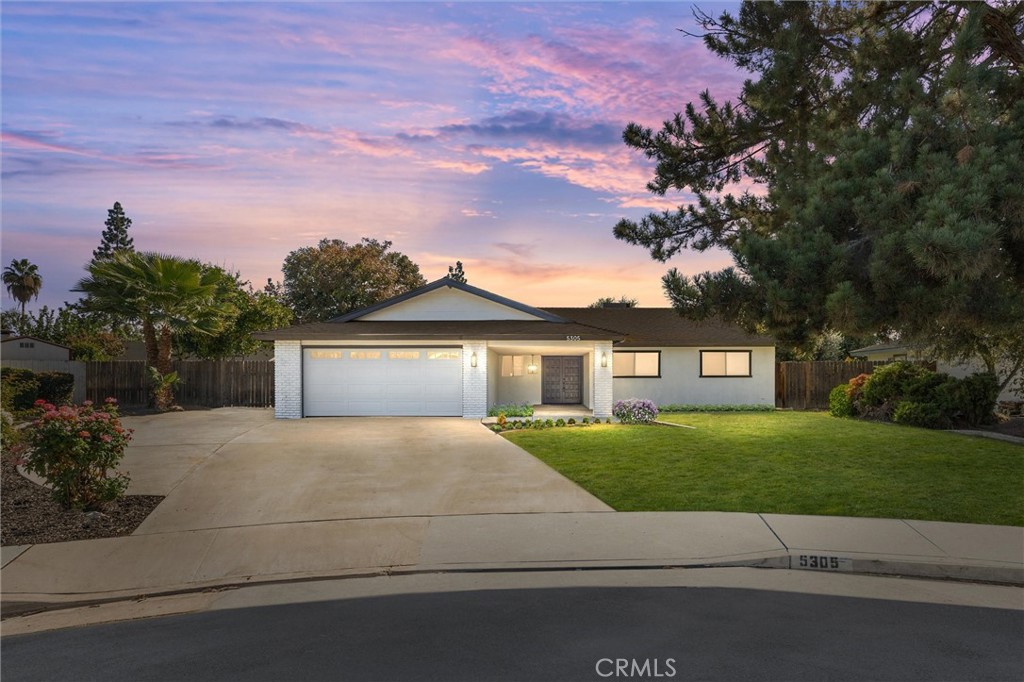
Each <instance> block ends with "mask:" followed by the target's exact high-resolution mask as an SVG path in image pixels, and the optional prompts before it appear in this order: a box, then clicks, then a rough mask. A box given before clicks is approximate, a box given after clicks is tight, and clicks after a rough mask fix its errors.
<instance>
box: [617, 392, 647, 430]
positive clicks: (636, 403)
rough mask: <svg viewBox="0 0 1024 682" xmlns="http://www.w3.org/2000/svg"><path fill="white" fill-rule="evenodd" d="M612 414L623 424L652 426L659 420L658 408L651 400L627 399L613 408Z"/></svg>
mask: <svg viewBox="0 0 1024 682" xmlns="http://www.w3.org/2000/svg"><path fill="white" fill-rule="evenodd" d="M612 414H613V415H615V416H616V417H617V418H618V420H619V421H620V422H622V423H623V424H650V423H651V422H653V421H654V420H655V419H657V418H658V406H657V405H655V404H654V403H653V402H651V401H650V400H641V399H640V398H627V399H626V400H620V401H618V402H616V403H615V405H614V406H612Z"/></svg>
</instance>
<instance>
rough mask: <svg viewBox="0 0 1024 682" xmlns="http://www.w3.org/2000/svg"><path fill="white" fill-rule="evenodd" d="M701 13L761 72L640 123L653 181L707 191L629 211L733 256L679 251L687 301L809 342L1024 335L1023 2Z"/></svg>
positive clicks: (675, 236)
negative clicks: (836, 337)
mask: <svg viewBox="0 0 1024 682" xmlns="http://www.w3.org/2000/svg"><path fill="white" fill-rule="evenodd" d="M698 20H699V21H700V23H701V25H702V27H703V29H704V31H705V34H704V36H703V39H704V42H705V45H707V47H708V48H709V49H710V50H711V51H712V52H714V53H715V54H717V55H719V56H720V57H723V58H725V59H727V60H729V61H731V62H732V63H733V64H735V65H736V66H737V67H738V68H740V69H742V70H744V71H747V72H749V73H750V74H751V75H750V76H749V79H748V80H747V81H746V82H745V83H744V85H743V88H742V93H741V95H740V97H739V98H738V100H737V102H736V103H732V102H725V103H722V102H719V101H717V100H715V99H714V98H713V97H712V95H711V94H710V93H709V92H707V91H705V92H703V93H701V95H700V98H699V101H698V102H692V103H690V104H688V105H687V106H686V108H685V110H684V111H683V112H682V113H679V114H676V115H675V117H673V118H672V119H671V120H668V121H667V122H666V123H665V124H664V126H663V127H662V129H661V130H660V131H657V132H655V131H654V130H652V129H649V128H644V127H642V126H640V125H637V124H630V125H629V126H628V127H627V129H626V131H625V133H624V139H625V141H626V143H627V144H628V145H629V146H631V147H634V148H636V149H638V150H640V151H642V152H643V153H644V154H645V155H646V156H647V157H648V158H650V159H653V160H654V161H656V163H657V166H656V170H655V176H654V178H653V179H652V180H651V182H650V183H649V184H648V188H649V189H650V190H651V191H652V192H655V193H656V194H660V195H665V194H667V193H669V192H670V191H678V190H686V191H689V192H692V193H693V194H695V195H696V197H697V200H696V201H695V202H693V203H692V204H690V205H687V206H682V207H681V208H680V209H679V210H678V211H666V212H663V213H655V214H651V215H649V216H647V217H645V218H643V219H641V220H639V221H630V220H623V221H620V223H619V224H618V225H617V226H616V227H615V235H616V236H617V237H618V238H619V239H621V240H623V241H626V242H628V243H632V244H637V245H640V246H643V247H645V248H647V249H648V250H649V251H650V253H651V256H652V257H653V258H655V259H657V260H660V261H666V260H668V259H669V258H671V257H672V256H674V255H675V254H677V253H679V252H680V251H683V250H686V249H693V250H697V251H704V250H707V249H711V248H719V249H724V250H725V251H727V252H728V253H729V254H730V255H731V256H732V257H733V260H734V262H735V266H734V267H731V268H727V269H725V270H722V271H719V272H706V273H701V274H698V275H695V276H692V277H689V276H684V275H683V274H681V273H680V272H679V271H678V270H676V269H675V268H673V269H671V270H670V271H669V272H668V274H667V275H666V276H665V277H664V279H663V283H664V286H665V289H666V292H667V293H668V295H669V298H670V299H671V300H672V302H673V305H674V306H675V307H676V308H678V309H679V310H680V311H681V312H683V313H684V314H686V315H688V316H690V317H693V318H698V319H700V318H706V317H711V316H719V317H724V318H726V319H729V320H731V321H734V322H738V323H740V324H742V325H743V326H745V327H747V328H748V329H751V330H755V329H756V330H762V331H765V330H766V331H769V332H771V333H773V334H774V335H775V336H776V338H778V339H779V340H780V342H782V343H789V344H795V345H797V346H799V345H801V344H809V343H812V342H813V340H814V339H816V338H818V336H819V335H820V334H822V333H823V332H825V331H826V330H829V329H833V330H837V331H840V332H843V333H845V334H849V335H855V336H860V335H865V334H867V335H873V334H885V335H888V336H893V335H895V336H899V337H900V338H902V339H904V340H913V339H920V340H924V341H925V342H928V343H935V342H936V341H937V340H940V339H941V340H944V342H946V343H947V344H948V343H952V344H954V345H957V346H960V347H962V348H968V347H970V346H971V345H972V344H973V345H978V343H979V342H984V341H985V340H986V339H992V338H996V337H1001V336H1006V335H1009V336H1011V337H1012V336H1013V335H1017V336H1024V184H1022V183H1021V181H1020V178H1022V177H1024V45H1022V41H1021V35H1022V34H1024V3H1000V4H997V3H994V2H993V3H984V2H977V3H961V2H941V1H940V2H930V3H918V2H892V3H864V2H851V3H824V2H815V3H791V2H774V3H773V2H744V3H743V4H742V6H741V8H740V11H739V13H738V15H737V16H731V15H729V14H727V13H726V14H723V15H721V16H720V17H718V18H712V17H710V16H708V15H704V14H698ZM744 185H745V186H747V187H749V186H751V185H755V186H756V187H757V189H755V191H749V190H745V191H744V190H743V186H744ZM954 330H955V332H956V333H955V334H953V333H952V332H953V331H954ZM965 344H966V345H965ZM947 350H949V352H951V353H952V352H955V350H956V349H955V348H953V349H947Z"/></svg>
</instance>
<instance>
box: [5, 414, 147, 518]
mask: <svg viewBox="0 0 1024 682" xmlns="http://www.w3.org/2000/svg"><path fill="white" fill-rule="evenodd" d="M23 433H24V437H25V445H26V446H27V450H26V453H25V456H24V466H25V468H26V469H27V470H28V471H30V472H32V473H34V474H36V475H37V476H40V477H42V478H43V479H44V480H45V481H46V482H47V484H49V485H50V487H51V488H52V489H53V497H54V499H56V500H57V502H59V503H60V504H61V506H63V507H64V508H65V509H77V510H85V511H89V510H95V509H100V508H102V507H103V505H104V504H106V503H107V502H112V501H114V500H116V499H118V498H120V497H121V496H122V495H124V492H125V490H127V488H128V480H129V479H128V477H127V476H126V475H125V474H120V473H113V470H114V469H116V468H117V465H118V464H119V463H120V462H121V458H122V457H124V451H125V448H126V447H128V441H130V440H131V438H132V430H131V429H128V428H125V427H124V426H122V425H121V420H120V415H119V414H118V411H117V401H116V400H114V399H113V398H107V400H106V402H105V403H104V405H103V406H102V407H100V408H96V407H94V406H93V404H92V401H89V400H86V401H85V402H84V403H82V404H81V405H80V406H74V405H63V406H61V407H55V406H54V405H52V404H51V403H48V402H46V401H45V400H37V401H36V403H35V419H34V420H33V421H32V422H31V423H30V424H29V425H28V426H27V427H26V428H25V429H24V432H23Z"/></svg>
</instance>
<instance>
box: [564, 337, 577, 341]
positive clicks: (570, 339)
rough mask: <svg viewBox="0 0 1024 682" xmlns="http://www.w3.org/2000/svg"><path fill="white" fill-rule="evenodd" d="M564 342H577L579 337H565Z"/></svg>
mask: <svg viewBox="0 0 1024 682" xmlns="http://www.w3.org/2000/svg"><path fill="white" fill-rule="evenodd" d="M565 340H566V341H579V340H580V337H578V336H567V337H565Z"/></svg>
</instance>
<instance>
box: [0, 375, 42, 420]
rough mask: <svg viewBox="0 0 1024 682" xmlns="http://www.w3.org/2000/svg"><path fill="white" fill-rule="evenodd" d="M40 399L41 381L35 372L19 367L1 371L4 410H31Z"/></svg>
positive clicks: (0, 384)
mask: <svg viewBox="0 0 1024 682" xmlns="http://www.w3.org/2000/svg"><path fill="white" fill-rule="evenodd" d="M38 397H39V379H38V378H37V377H36V373H35V372H33V371H32V370H28V369H19V368H17V367H4V368H2V369H0V398H2V402H3V409H4V410H7V411H9V412H10V411H22V410H31V409H32V405H33V403H35V401H36V398H38Z"/></svg>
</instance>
